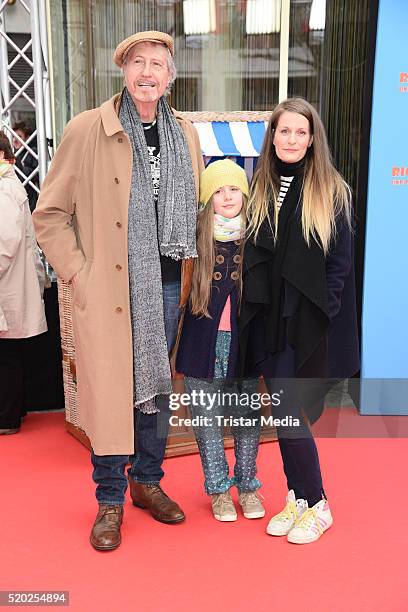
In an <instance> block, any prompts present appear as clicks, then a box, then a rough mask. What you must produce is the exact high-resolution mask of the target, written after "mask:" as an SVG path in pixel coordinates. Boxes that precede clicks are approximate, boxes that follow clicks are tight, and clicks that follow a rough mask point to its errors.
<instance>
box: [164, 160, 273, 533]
mask: <svg viewBox="0 0 408 612" xmlns="http://www.w3.org/2000/svg"><path fill="white" fill-rule="evenodd" d="M247 197H248V181H247V178H246V174H245V172H244V170H242V168H240V167H239V166H238V165H237V164H235V163H234V162H232V161H230V160H220V161H216V162H214V163H212V164H210V165H209V166H208V167H207V168H206V169H205V170H204V172H203V173H202V175H201V181H200V202H201V209H200V211H199V214H198V228H197V251H198V260H197V261H196V265H195V268H194V274H193V284H192V292H191V296H190V302H189V305H188V307H187V310H186V314H185V320H184V325H183V330H182V335H181V339H180V345H179V349H178V353H177V363H176V369H177V371H178V372H181V373H183V374H184V375H185V386H186V390H187V392H188V393H189V394H190V398H191V402H190V408H191V412H192V416H193V418H194V420H195V422H196V423H195V425H194V431H195V435H196V439H197V444H198V448H199V451H200V456H201V462H202V466H203V471H204V476H205V482H204V488H205V491H206V493H207V494H208V495H211V498H212V510H213V514H214V517H215V518H216V519H217V520H219V521H235V520H236V519H237V512H236V509H235V506H234V502H233V500H232V498H231V495H230V493H229V489H230V487H231V486H232V485H234V484H235V485H236V486H237V487H238V491H239V503H240V505H241V507H242V510H243V513H244V516H245V517H246V518H249V519H253V518H260V517H263V516H264V515H265V510H264V508H263V506H262V503H261V500H260V498H259V497H258V495H257V493H256V491H257V489H258V488H259V487H260V486H261V485H260V482H259V480H258V479H257V478H256V457H257V453H258V444H259V435H260V420H259V417H258V416H257V414H256V413H254V411H253V410H251V408H250V407H248V402H243V404H245V406H241V405H240V402H239V401H237V399H238V394H237V386H236V385H235V384H233V383H231V382H229V381H231V379H233V378H234V377H235V376H236V366H237V357H238V304H239V301H240V294H241V291H240V287H241V259H242V254H241V250H242V238H243V234H244V229H245V207H244V200H246V198H247ZM243 387H244V388H246V389H248V390H250V389H251V388H252V387H251V386H250V384H249V383H248V382H247V383H243ZM241 391H242V389H241ZM200 392H201V393H200ZM198 393H200V396H199V397H200V401H196V398H197V397H198V395H197V394H198ZM248 396H249V394H247V397H248ZM240 397H241V398H242V397H243V394H242V395H241V396H240ZM228 416H232V417H234V419H236V420H237V423H238V424H231V430H232V434H233V437H234V443H235V459H236V462H235V468H234V477H233V478H230V477H229V468H228V464H227V461H226V457H225V451H224V436H223V425H224V419H225V422H228V424H230V421H229V420H228V419H227V417H228ZM245 419H250V421H246V422H245ZM248 422H249V425H248Z"/></svg>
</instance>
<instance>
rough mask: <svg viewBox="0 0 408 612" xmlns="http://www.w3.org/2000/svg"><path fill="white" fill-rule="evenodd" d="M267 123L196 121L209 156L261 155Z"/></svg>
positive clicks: (202, 143) (205, 151)
mask: <svg viewBox="0 0 408 612" xmlns="http://www.w3.org/2000/svg"><path fill="white" fill-rule="evenodd" d="M267 125H268V122H267V121H248V122H247V121H230V122H226V121H213V122H207V123H201V122H196V123H194V126H195V128H196V129H197V132H198V135H199V138H200V144H201V150H202V152H203V155H205V156H207V157H224V156H226V155H228V156H234V157H259V154H260V152H261V148H262V143H263V139H264V136H265V132H266V127H267Z"/></svg>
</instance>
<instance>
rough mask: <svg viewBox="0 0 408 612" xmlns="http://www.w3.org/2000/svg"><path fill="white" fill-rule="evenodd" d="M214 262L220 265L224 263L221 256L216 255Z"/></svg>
mask: <svg viewBox="0 0 408 612" xmlns="http://www.w3.org/2000/svg"><path fill="white" fill-rule="evenodd" d="M215 261H216V262H217V264H222V263H224V257H223V255H217V257H216V258H215Z"/></svg>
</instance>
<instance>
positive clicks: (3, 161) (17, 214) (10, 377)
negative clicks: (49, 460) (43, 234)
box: [0, 132, 47, 435]
mask: <svg viewBox="0 0 408 612" xmlns="http://www.w3.org/2000/svg"><path fill="white" fill-rule="evenodd" d="M14 160H15V158H14V155H13V151H12V149H11V145H10V142H9V140H8V138H7V136H6V135H5V134H4V132H0V434H3V435H5V434H14V433H17V432H18V430H19V429H20V424H21V417H22V415H23V401H24V397H23V393H24V384H23V346H24V343H27V342H29V341H30V339H31V338H33V337H34V336H38V335H40V334H42V333H44V332H46V331H47V323H46V319H45V311H44V302H43V291H44V281H45V271H44V267H43V265H42V262H41V259H40V255H39V251H38V247H37V243H36V239H35V233H34V227H33V223H32V219H31V214H30V209H29V206H28V200H27V194H26V191H25V189H24V187H23V186H22V184H21V183H20V181H19V180H18V178H17V176H16V173H15V170H14Z"/></svg>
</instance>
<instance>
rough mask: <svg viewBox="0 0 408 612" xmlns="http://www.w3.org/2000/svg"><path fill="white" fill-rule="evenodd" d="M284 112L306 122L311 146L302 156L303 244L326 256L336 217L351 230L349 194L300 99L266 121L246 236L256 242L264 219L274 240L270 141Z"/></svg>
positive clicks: (275, 186)
mask: <svg viewBox="0 0 408 612" xmlns="http://www.w3.org/2000/svg"><path fill="white" fill-rule="evenodd" d="M284 112H290V113H298V114H299V115H303V116H304V117H306V119H307V120H308V122H309V128H310V135H311V136H313V142H312V144H311V146H310V147H309V148H308V149H307V153H306V163H305V178H304V184H303V205H302V231H303V236H304V239H305V241H306V242H307V244H308V245H310V241H311V240H312V239H314V240H316V241H317V242H318V243H319V244H320V246H321V247H322V249H323V251H324V253H325V255H326V254H327V253H328V251H329V246H330V242H331V239H332V238H333V237H335V232H336V223H335V222H336V218H337V217H338V215H340V214H344V216H345V218H346V221H347V223H348V225H349V227H350V228H351V191H350V188H349V186H348V185H347V183H346V182H345V181H344V180H343V178H342V177H341V175H340V174H339V172H337V170H336V169H335V167H334V166H333V162H332V157H331V153H330V149H329V146H328V143H327V138H326V132H325V130H324V127H323V123H322V121H321V119H320V117H319V115H318V113H317V111H316V110H315V109H314V107H313V106H312V105H311V104H309V102H307V101H306V100H304V99H303V98H288V99H287V100H284V101H283V102H281V103H280V104H278V106H277V107H276V108H275V110H274V111H273V113H272V116H271V118H270V119H269V123H268V128H267V130H266V134H265V140H264V143H263V146H262V151H261V155H260V158H259V162H258V166H257V169H256V171H255V174H254V178H253V181H252V186H251V191H250V195H249V201H248V218H249V224H248V228H247V235H248V236H251V235H253V236H254V239H255V240H256V238H257V236H258V232H259V229H260V227H261V225H262V223H263V222H264V221H265V219H267V220H268V221H269V224H270V226H271V228H272V230H273V232H274V236H275V239H276V227H277V213H278V208H277V206H276V202H277V200H278V193H279V185H280V177H279V173H278V171H277V169H276V160H277V156H276V153H275V147H274V144H273V139H274V134H275V129H276V127H277V125H278V122H279V118H280V116H281V115H282V114H283V113H284ZM271 202H272V203H273V209H272V210H271V208H270V204H271ZM271 212H272V213H273V221H272V219H271Z"/></svg>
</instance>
